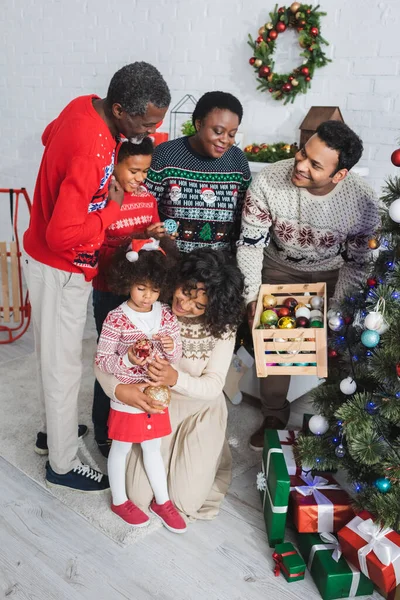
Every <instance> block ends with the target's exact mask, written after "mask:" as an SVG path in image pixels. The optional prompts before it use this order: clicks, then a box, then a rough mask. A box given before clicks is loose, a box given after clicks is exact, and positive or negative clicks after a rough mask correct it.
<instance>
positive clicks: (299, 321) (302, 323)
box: [296, 317, 310, 327]
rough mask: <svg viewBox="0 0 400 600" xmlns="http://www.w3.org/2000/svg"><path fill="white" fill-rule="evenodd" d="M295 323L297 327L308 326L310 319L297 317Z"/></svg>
mask: <svg viewBox="0 0 400 600" xmlns="http://www.w3.org/2000/svg"><path fill="white" fill-rule="evenodd" d="M296 325H297V327H308V326H309V325H310V321H309V319H307V317H297V319H296Z"/></svg>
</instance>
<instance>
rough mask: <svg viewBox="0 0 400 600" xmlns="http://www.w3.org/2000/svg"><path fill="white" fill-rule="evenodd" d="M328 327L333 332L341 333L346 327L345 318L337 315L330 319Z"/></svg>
mask: <svg viewBox="0 0 400 600" xmlns="http://www.w3.org/2000/svg"><path fill="white" fill-rule="evenodd" d="M328 325H329V329H331V330H332V331H340V330H341V329H342V327H343V325H344V320H343V317H342V316H341V315H340V314H335V315H334V316H332V317H331V318H330V319H329V321H328Z"/></svg>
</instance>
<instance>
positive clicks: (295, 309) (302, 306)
mask: <svg viewBox="0 0 400 600" xmlns="http://www.w3.org/2000/svg"><path fill="white" fill-rule="evenodd" d="M300 308H308V309H309V308H310V307H309V306H307V304H304V302H299V303H298V304H296V306H295V307H294V313H295V314H296V313H297V311H298V310H299V309H300Z"/></svg>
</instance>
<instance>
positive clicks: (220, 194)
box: [146, 137, 251, 252]
mask: <svg viewBox="0 0 400 600" xmlns="http://www.w3.org/2000/svg"><path fill="white" fill-rule="evenodd" d="M250 180H251V175H250V169H249V165H248V162H247V159H246V157H245V155H244V153H243V152H242V151H241V150H240V149H239V148H237V147H236V146H232V147H231V148H230V149H229V150H228V151H227V152H225V154H223V156H221V158H218V159H215V158H208V157H205V156H201V155H199V154H197V153H196V152H195V151H194V150H192V148H191V146H190V144H189V141H188V138H187V137H184V138H178V139H176V140H172V141H170V142H165V143H164V144H160V146H157V148H156V150H155V152H154V156H153V160H152V163H151V169H150V171H149V172H148V175H147V180H146V186H147V188H148V190H149V192H150V193H152V194H153V195H154V196H155V197H156V198H157V200H158V210H159V213H160V217H161V219H162V220H164V219H167V218H170V219H174V220H175V221H179V230H178V240H177V244H178V248H179V250H181V251H182V252H190V251H191V250H193V249H195V248H202V247H207V246H208V247H212V248H216V249H218V248H220V249H226V248H229V249H231V248H232V243H233V244H234V242H235V241H236V240H237V239H238V236H239V229H240V215H241V211H242V207H243V201H244V196H245V192H246V190H247V188H248V186H249V183H250Z"/></svg>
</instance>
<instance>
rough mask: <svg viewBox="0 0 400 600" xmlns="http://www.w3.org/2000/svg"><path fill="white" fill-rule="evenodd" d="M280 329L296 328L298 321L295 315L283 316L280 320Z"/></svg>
mask: <svg viewBox="0 0 400 600" xmlns="http://www.w3.org/2000/svg"><path fill="white" fill-rule="evenodd" d="M278 327H279V329H295V327H296V321H295V319H293V317H281V318H280V319H279V321H278Z"/></svg>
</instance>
